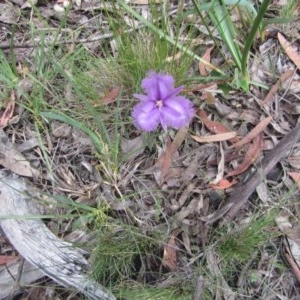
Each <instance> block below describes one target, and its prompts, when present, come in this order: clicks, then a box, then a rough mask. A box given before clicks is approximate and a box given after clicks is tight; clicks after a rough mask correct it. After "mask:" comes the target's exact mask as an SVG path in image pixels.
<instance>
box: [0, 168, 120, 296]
mask: <svg viewBox="0 0 300 300" xmlns="http://www.w3.org/2000/svg"><path fill="white" fill-rule="evenodd" d="M36 195H38V193H37V192H35V194H34V192H33V191H32V190H30V188H29V187H27V186H26V184H25V182H24V181H22V180H21V179H19V178H17V177H15V176H14V177H12V176H11V177H7V176H5V173H4V172H0V225H1V227H2V229H3V231H4V233H5V235H6V236H7V238H8V239H9V241H10V242H11V244H12V245H13V246H14V247H15V249H16V250H17V251H18V252H19V253H20V254H21V255H22V257H24V258H25V260H27V261H28V262H30V263H31V264H32V265H33V266H35V267H36V268H38V269H39V270H40V271H41V272H42V273H44V274H45V275H47V276H49V277H50V278H52V279H53V280H54V281H56V282H57V283H58V284H60V285H62V286H65V287H70V288H72V289H75V290H76V291H78V292H81V293H83V294H84V295H85V296H86V297H87V298H88V299H95V300H96V299H97V300H99V299H104V300H115V299H116V298H115V297H114V296H113V295H112V293H111V292H110V291H109V290H107V289H106V288H104V287H102V286H101V285H100V284H98V283H97V282H95V281H93V280H92V279H91V278H90V277H89V276H88V274H87V265H88V263H87V261H86V259H85V257H84V255H85V254H86V253H85V251H83V250H81V249H78V248H75V247H73V246H72V244H71V243H68V242H65V241H63V240H60V239H59V238H57V236H55V235H54V234H53V233H52V232H51V231H50V230H49V228H48V227H47V226H46V225H45V224H44V223H43V222H42V221H41V220H40V219H38V218H37V219H33V218H31V219H30V216H31V217H32V216H34V215H37V216H38V215H41V213H39V210H38V203H37V201H36V200H35V199H36V198H35V196H36ZM24 276H26V274H25V275H24ZM4 284H5V283H3V282H1V281H0V290H1V286H2V285H3V286H4ZM11 288H13V287H11ZM1 299H3V298H1Z"/></svg>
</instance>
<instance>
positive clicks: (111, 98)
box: [92, 86, 121, 107]
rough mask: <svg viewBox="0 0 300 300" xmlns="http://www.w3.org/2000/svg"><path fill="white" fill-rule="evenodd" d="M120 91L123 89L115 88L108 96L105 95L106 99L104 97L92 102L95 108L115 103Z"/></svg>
mask: <svg viewBox="0 0 300 300" xmlns="http://www.w3.org/2000/svg"><path fill="white" fill-rule="evenodd" d="M120 90H121V87H119V86H117V87H115V88H113V89H112V90H110V91H109V92H108V93H107V94H105V96H104V97H102V98H100V99H98V100H96V101H92V105H93V107H98V106H101V105H103V104H104V105H108V104H111V103H113V102H115V101H116V100H117V98H118V96H119V93H120Z"/></svg>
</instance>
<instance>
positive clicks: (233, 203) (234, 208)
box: [203, 123, 300, 224]
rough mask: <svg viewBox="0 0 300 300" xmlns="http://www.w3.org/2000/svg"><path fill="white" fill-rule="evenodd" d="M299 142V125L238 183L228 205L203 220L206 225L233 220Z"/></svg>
mask: <svg viewBox="0 0 300 300" xmlns="http://www.w3.org/2000/svg"><path fill="white" fill-rule="evenodd" d="M299 140H300V123H298V124H297V125H296V127H295V128H294V129H292V130H291V131H290V132H289V133H288V134H287V135H285V136H284V137H283V138H282V139H281V141H280V142H279V143H278V144H277V145H276V146H275V148H274V149H272V150H271V151H270V152H269V153H268V154H267V155H266V156H265V158H264V159H263V160H262V162H261V166H260V167H259V168H258V170H257V171H256V172H255V173H254V174H253V175H251V176H250V178H249V179H248V180H247V181H246V182H240V184H239V185H238V187H237V188H236V189H235V190H234V191H233V193H232V194H231V195H230V197H229V199H228V203H227V204H226V205H225V206H223V207H222V208H221V209H220V210H219V211H217V213H216V214H213V215H210V216H207V217H205V218H203V220H204V221H206V224H212V223H214V222H215V221H217V220H219V219H220V218H222V217H224V222H228V221H230V220H231V219H233V218H234V217H235V216H236V214H237V212H238V211H239V210H240V209H241V208H242V206H243V205H244V204H245V203H246V202H247V200H248V198H249V197H250V196H251V195H252V193H253V192H254V191H255V189H256V187H257V186H258V185H259V184H260V183H261V182H262V180H263V179H264V178H265V177H266V175H267V174H268V173H269V172H270V171H271V170H272V169H273V168H274V167H275V165H276V164H277V163H278V162H279V161H280V160H281V159H282V158H284V157H285V156H286V154H287V151H290V150H291V149H292V148H293V146H294V145H295V143H297V142H298V141H299ZM250 172H251V171H249V172H248V173H249V174H250Z"/></svg>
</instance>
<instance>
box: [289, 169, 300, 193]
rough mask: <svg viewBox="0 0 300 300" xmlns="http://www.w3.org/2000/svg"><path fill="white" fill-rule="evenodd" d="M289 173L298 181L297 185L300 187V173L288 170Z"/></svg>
mask: <svg viewBox="0 0 300 300" xmlns="http://www.w3.org/2000/svg"><path fill="white" fill-rule="evenodd" d="M288 175H290V176H291V177H292V178H293V179H294V181H295V182H296V183H297V185H298V187H299V189H300V173H297V172H288Z"/></svg>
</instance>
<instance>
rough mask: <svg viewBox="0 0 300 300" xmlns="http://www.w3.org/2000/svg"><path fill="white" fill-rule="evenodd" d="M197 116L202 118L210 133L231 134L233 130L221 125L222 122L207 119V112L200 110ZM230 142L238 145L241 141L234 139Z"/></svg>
mask: <svg viewBox="0 0 300 300" xmlns="http://www.w3.org/2000/svg"><path fill="white" fill-rule="evenodd" d="M197 115H198V116H199V117H200V118H201V121H202V122H203V124H204V125H205V127H206V128H207V129H208V130H209V131H211V132H213V133H227V132H231V130H229V129H228V128H227V127H226V126H225V125H223V124H221V123H220V122H216V121H211V120H209V119H208V118H207V114H206V113H205V111H203V110H201V109H198V110H197ZM229 141H230V142H232V143H237V142H238V141H239V139H238V138H237V137H233V138H231V139H229Z"/></svg>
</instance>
